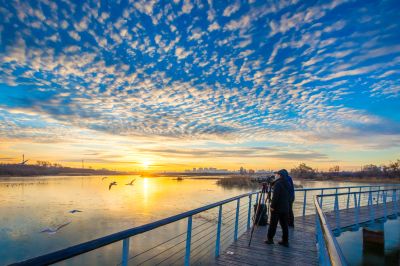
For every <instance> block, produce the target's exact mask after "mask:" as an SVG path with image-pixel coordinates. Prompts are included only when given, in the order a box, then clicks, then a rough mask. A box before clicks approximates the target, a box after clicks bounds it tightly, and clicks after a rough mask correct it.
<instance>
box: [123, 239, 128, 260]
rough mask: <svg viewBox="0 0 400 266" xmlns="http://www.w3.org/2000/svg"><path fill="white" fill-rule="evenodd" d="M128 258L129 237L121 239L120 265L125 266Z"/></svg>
mask: <svg viewBox="0 0 400 266" xmlns="http://www.w3.org/2000/svg"><path fill="white" fill-rule="evenodd" d="M128 260H129V238H125V239H124V240H122V266H127V265H128Z"/></svg>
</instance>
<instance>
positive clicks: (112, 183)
mask: <svg viewBox="0 0 400 266" xmlns="http://www.w3.org/2000/svg"><path fill="white" fill-rule="evenodd" d="M116 185H117V182H115V181H113V182H111V183H110V185H109V186H108V190H110V189H111V187H112V186H116Z"/></svg>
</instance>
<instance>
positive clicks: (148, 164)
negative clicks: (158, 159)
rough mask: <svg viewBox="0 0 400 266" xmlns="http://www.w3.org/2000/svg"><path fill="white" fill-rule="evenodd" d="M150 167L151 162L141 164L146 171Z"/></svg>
mask: <svg viewBox="0 0 400 266" xmlns="http://www.w3.org/2000/svg"><path fill="white" fill-rule="evenodd" d="M150 165H151V162H150V161H149V160H145V161H143V162H142V167H143V168H144V169H146V170H147V169H149V167H150Z"/></svg>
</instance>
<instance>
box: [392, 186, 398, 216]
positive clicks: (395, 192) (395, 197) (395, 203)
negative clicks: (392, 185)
mask: <svg viewBox="0 0 400 266" xmlns="http://www.w3.org/2000/svg"><path fill="white" fill-rule="evenodd" d="M392 198H393V199H392V200H393V201H394V202H393V207H394V213H395V214H396V217H397V215H398V210H397V189H393V196H392Z"/></svg>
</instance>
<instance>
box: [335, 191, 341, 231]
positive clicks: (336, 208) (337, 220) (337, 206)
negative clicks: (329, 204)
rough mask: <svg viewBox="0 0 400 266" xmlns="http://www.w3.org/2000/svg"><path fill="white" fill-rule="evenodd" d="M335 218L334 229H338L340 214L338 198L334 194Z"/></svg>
mask: <svg viewBox="0 0 400 266" xmlns="http://www.w3.org/2000/svg"><path fill="white" fill-rule="evenodd" d="M334 209H335V218H336V229H338V230H340V214H339V198H338V195H337V194H336V195H335V207H334Z"/></svg>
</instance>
